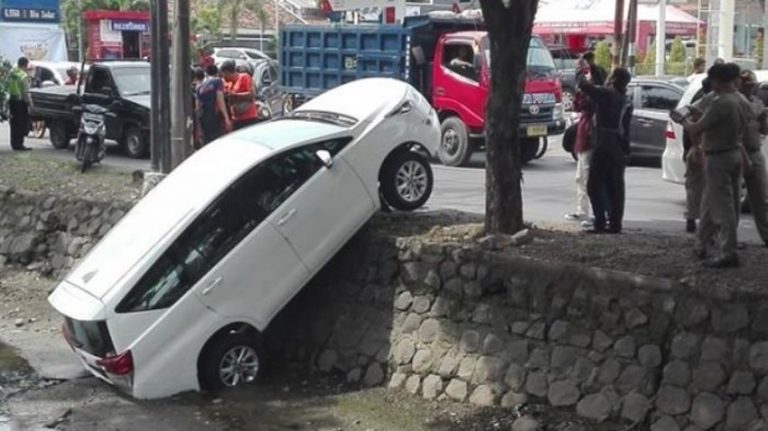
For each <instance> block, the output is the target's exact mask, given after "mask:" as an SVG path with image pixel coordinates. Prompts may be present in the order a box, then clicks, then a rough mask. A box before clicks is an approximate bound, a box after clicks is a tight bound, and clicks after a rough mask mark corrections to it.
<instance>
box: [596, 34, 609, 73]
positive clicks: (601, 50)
mask: <svg viewBox="0 0 768 431" xmlns="http://www.w3.org/2000/svg"><path fill="white" fill-rule="evenodd" d="M595 63H597V64H598V65H600V66H602V67H603V69H605V70H611V48H610V47H609V46H608V42H607V41H604V40H601V41H600V42H598V43H597V46H596V47H595Z"/></svg>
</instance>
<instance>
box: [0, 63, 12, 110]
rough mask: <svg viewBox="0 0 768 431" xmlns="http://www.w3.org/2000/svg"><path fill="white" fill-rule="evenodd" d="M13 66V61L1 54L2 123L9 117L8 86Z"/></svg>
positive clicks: (0, 103) (0, 106)
mask: <svg viewBox="0 0 768 431" xmlns="http://www.w3.org/2000/svg"><path fill="white" fill-rule="evenodd" d="M12 68H13V65H12V64H11V62H10V61H9V60H7V59H5V58H3V57H2V56H0V123H2V122H3V121H5V120H6V119H7V118H8V91H7V90H6V88H7V87H8V76H10V74H11V69H12Z"/></svg>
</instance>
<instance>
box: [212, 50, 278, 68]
mask: <svg viewBox="0 0 768 431" xmlns="http://www.w3.org/2000/svg"><path fill="white" fill-rule="evenodd" d="M212 57H213V59H214V61H215V62H216V64H219V63H221V62H223V61H226V60H243V61H248V62H254V61H256V62H259V61H263V60H269V61H274V60H273V59H272V57H270V56H268V55H267V54H265V53H263V52H262V51H259V50H258V49H253V48H238V47H231V48H230V47H224V48H214V49H213V55H212Z"/></svg>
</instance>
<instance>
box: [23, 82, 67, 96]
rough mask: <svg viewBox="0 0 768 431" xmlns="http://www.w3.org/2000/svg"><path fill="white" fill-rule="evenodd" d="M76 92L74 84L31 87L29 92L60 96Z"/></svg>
mask: <svg viewBox="0 0 768 431" xmlns="http://www.w3.org/2000/svg"><path fill="white" fill-rule="evenodd" d="M76 92H77V86H76V85H54V86H52V87H45V88H32V89H30V90H29V93H30V94H32V95H34V94H57V95H62V96H68V95H70V94H74V93H76Z"/></svg>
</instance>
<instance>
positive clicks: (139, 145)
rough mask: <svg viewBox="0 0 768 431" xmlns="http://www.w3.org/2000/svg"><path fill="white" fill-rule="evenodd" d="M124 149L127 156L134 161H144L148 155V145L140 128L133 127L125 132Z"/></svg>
mask: <svg viewBox="0 0 768 431" xmlns="http://www.w3.org/2000/svg"><path fill="white" fill-rule="evenodd" d="M123 148H125V154H126V155H128V157H130V158H132V159H142V158H144V156H145V155H146V154H147V150H148V149H149V148H148V147H147V143H146V142H145V140H144V137H143V136H142V135H141V130H139V128H138V127H135V126H131V127H128V128H127V129H126V130H125V134H124V135H123Z"/></svg>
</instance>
